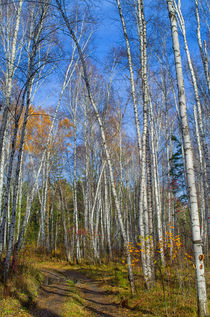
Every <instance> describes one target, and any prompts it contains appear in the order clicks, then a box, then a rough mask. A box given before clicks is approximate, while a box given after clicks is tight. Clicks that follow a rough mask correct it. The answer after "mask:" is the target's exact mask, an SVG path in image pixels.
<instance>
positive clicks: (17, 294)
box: [0, 264, 43, 317]
mask: <svg viewBox="0 0 210 317" xmlns="http://www.w3.org/2000/svg"><path fill="white" fill-rule="evenodd" d="M42 280H43V276H42V274H41V273H40V272H39V270H37V269H36V268H35V267H34V266H32V265H30V264H27V265H18V266H17V268H16V271H15V273H14V274H13V275H12V276H11V277H10V278H9V280H8V282H7V286H6V287H4V285H3V283H2V282H1V283H0V316H2V317H6V316H18V317H28V316H31V315H30V313H29V312H28V309H27V308H28V307H29V306H30V305H32V304H33V303H34V302H36V299H37V296H38V288H39V286H40V284H41V283H42Z"/></svg>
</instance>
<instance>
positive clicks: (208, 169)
mask: <svg viewBox="0 0 210 317" xmlns="http://www.w3.org/2000/svg"><path fill="white" fill-rule="evenodd" d="M174 5H175V10H176V13H177V15H178V18H179V21H180V27H181V32H182V35H183V39H184V45H185V51H186V55H187V61H188V66H189V69H190V73H191V78H192V84H193V89H194V95H195V101H196V107H197V114H198V116H197V122H198V127H199V134H200V140H201V146H202V151H203V164H202V170H203V185H204V194H205V201H206V202H208V187H210V163H209V156H208V146H207V143H206V136H205V133H204V127H203V117H202V109H201V103H200V97H199V93H198V85H197V80H196V76H195V71H194V68H193V65H192V60H191V56H190V51H189V47H188V42H187V36H186V29H185V22H184V18H183V15H182V12H181V8H180V7H178V6H177V5H176V2H175V1H174ZM207 63H208V60H207ZM207 72H208V69H207ZM206 209H207V211H206V213H207V217H208V203H207V204H206ZM209 225H210V223H209ZM208 235H209V239H210V227H209V228H208Z"/></svg>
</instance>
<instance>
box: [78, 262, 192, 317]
mask: <svg viewBox="0 0 210 317" xmlns="http://www.w3.org/2000/svg"><path fill="white" fill-rule="evenodd" d="M75 269H76V267H75ZM80 270H82V271H83V272H84V273H85V274H86V275H88V276H89V277H91V278H93V279H96V280H99V281H101V282H102V284H103V287H104V288H105V290H106V291H108V292H109V293H110V294H112V297H113V300H114V301H115V302H116V303H119V304H120V305H121V306H122V307H123V306H125V307H126V308H128V309H129V310H130V314H129V316H131V317H137V316H145V317H147V316H148V317H151V316H157V317H163V316H167V317H183V316H189V317H196V316H197V302H196V290H195V281H194V271H193V270H190V269H186V270H185V272H182V274H181V273H180V274H179V272H177V270H176V269H175V268H174V269H172V268H166V269H163V268H162V272H161V274H160V272H158V271H157V272H156V282H155V285H154V287H153V288H152V289H151V290H149V291H147V290H145V287H144V281H143V277H142V272H141V270H140V269H139V267H138V266H136V267H134V273H135V282H136V286H137V295H136V296H134V297H132V296H131V294H130V289H129V284H128V279H127V269H126V266H125V265H121V264H116V263H110V264H109V265H100V266H95V265H81V266H80Z"/></svg>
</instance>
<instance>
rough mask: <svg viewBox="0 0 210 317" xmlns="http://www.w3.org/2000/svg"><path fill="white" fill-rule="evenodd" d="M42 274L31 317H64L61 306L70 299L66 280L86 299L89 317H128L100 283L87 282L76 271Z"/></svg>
mask: <svg viewBox="0 0 210 317" xmlns="http://www.w3.org/2000/svg"><path fill="white" fill-rule="evenodd" d="M42 272H43V274H44V275H45V283H44V284H43V285H42V287H41V288H40V293H39V298H38V301H37V304H36V306H35V307H33V309H32V311H31V314H32V316H37V317H45V316H46V317H51V316H52V317H61V316H63V314H62V305H63V303H64V301H66V299H67V297H71V295H70V294H69V293H68V284H67V283H66V280H72V281H74V283H75V284H76V287H77V288H78V290H79V291H80V293H81V295H82V297H83V298H84V299H85V302H86V305H85V309H86V310H88V311H89V312H90V313H91V316H93V317H94V316H103V317H117V316H120V317H124V316H126V317H127V316H129V310H128V309H127V308H123V307H121V306H120V305H119V303H115V302H113V294H111V293H109V292H106V291H105V290H104V289H103V285H102V283H101V282H99V281H95V280H92V279H90V278H89V277H87V276H86V275H85V274H83V273H81V272H80V271H79V270H78V271H75V270H62V269H59V270H44V269H43V270H42ZM69 317H70V316H69Z"/></svg>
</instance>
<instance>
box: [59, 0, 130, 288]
mask: <svg viewBox="0 0 210 317" xmlns="http://www.w3.org/2000/svg"><path fill="white" fill-rule="evenodd" d="M56 3H57V5H58V10H59V11H60V13H61V15H62V17H63V20H64V22H65V24H66V26H67V28H68V30H69V32H70V34H71V37H72V39H73V41H74V42H75V44H76V46H77V50H78V53H79V57H80V61H81V65H82V69H83V76H84V81H85V85H86V89H87V94H88V98H89V100H90V103H91V105H92V107H93V109H94V112H95V115H96V118H97V121H98V124H99V127H100V131H101V137H102V141H103V146H104V151H105V154H106V159H107V164H108V167H109V174H110V179H111V185H112V193H113V197H114V201H115V206H116V210H117V215H118V220H119V223H120V229H121V232H122V236H123V239H124V246H125V252H126V257H127V264H128V276H129V281H130V285H131V291H132V293H133V294H135V293H136V290H135V284H134V277H133V271H132V266H131V256H130V252H129V246H128V241H127V238H126V232H125V228H124V224H123V220H122V215H121V211H120V205H119V200H118V197H117V192H116V188H115V184H114V175H113V167H112V163H111V156H110V152H109V149H108V147H107V141H106V137H105V131H104V127H103V124H102V120H101V117H100V114H99V112H98V109H97V106H96V103H95V101H94V99H93V96H92V94H91V89H90V83H89V79H88V73H87V70H86V63H85V60H84V56H83V52H82V50H81V48H80V45H79V42H78V40H77V37H76V36H75V34H74V31H73V29H72V27H71V24H70V23H69V20H68V18H67V17H66V15H65V13H64V11H63V9H62V6H61V3H60V2H59V0H56Z"/></svg>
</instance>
